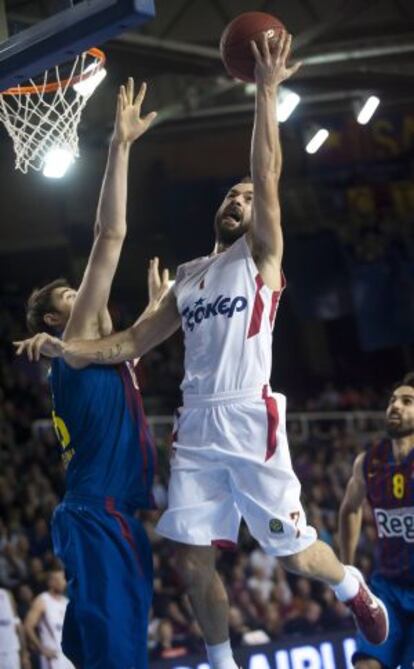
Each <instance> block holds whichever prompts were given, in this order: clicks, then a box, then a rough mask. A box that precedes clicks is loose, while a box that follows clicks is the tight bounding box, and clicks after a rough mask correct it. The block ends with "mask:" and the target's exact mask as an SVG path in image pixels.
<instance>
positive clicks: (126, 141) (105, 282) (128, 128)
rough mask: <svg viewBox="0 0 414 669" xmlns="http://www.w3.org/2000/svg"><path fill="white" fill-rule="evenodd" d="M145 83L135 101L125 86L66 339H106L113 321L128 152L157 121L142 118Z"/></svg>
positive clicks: (130, 85)
mask: <svg viewBox="0 0 414 669" xmlns="http://www.w3.org/2000/svg"><path fill="white" fill-rule="evenodd" d="M145 92H146V84H142V86H141V88H140V91H139V93H138V95H137V97H136V98H135V100H134V82H133V80H132V79H131V78H130V79H129V80H128V85H127V88H126V89H125V87H124V86H121V88H120V92H119V95H118V102H117V112H116V120H115V129H114V135H113V138H112V140H111V144H110V147H109V153H108V161H107V165H106V170H105V175H104V179H103V183H102V188H101V193H100V198H99V203H98V208H97V214H96V223H95V239H94V243H93V247H92V251H91V254H90V257H89V260H88V264H87V267H86V270H85V273H84V276H83V279H82V283H81V285H80V288H79V291H78V294H77V296H76V300H75V304H74V306H73V309H72V313H71V316H70V319H69V322H68V324H67V326H66V329H65V333H64V337H63V338H64V340H65V341H69V340H70V339H73V338H75V337H89V336H96V334H98V333H99V332H101V333H102V332H103V333H105V334H108V333H109V332H110V331H111V327H112V324H111V321H110V317H109V314H108V312H107V303H108V299H109V293H110V290H111V285H112V280H113V277H114V274H115V271H116V268H117V266H118V261H119V256H120V253H121V249H122V245H123V242H124V239H125V235H126V205H127V177H128V164H129V154H130V149H131V146H132V144H133V142H134V141H136V140H137V139H138V138H139V137H140V136H141V135H142V134H143V133H144V132H146V130H147V129H148V128H149V126H150V124H151V123H152V121H153V120H154V118H155V116H156V113H155V112H152V113H151V114H148V115H147V116H145V117H143V118H141V115H140V114H141V106H142V103H143V101H144V97H145Z"/></svg>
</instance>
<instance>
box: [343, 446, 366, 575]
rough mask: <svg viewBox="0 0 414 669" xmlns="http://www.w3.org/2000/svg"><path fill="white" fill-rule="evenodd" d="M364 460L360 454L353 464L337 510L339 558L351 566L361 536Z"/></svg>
mask: <svg viewBox="0 0 414 669" xmlns="http://www.w3.org/2000/svg"><path fill="white" fill-rule="evenodd" d="M364 458H365V453H360V454H359V455H358V457H357V458H356V460H355V462H354V467H353V472H352V476H351V478H350V480H349V482H348V485H347V488H346V491H345V497H344V499H343V502H342V504H341V507H340V509H339V546H340V557H341V560H342V562H344V563H345V564H353V562H354V559H355V552H356V547H357V545H358V541H359V537H360V534H361V524H362V504H363V502H364V499H365V497H366V492H367V491H366V485H365V479H364V473H363V465H364Z"/></svg>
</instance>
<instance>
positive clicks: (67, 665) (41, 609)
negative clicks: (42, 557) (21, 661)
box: [24, 569, 74, 669]
mask: <svg viewBox="0 0 414 669" xmlns="http://www.w3.org/2000/svg"><path fill="white" fill-rule="evenodd" d="M47 585H48V588H47V591H46V592H42V593H41V594H40V595H38V596H37V597H36V598H35V599H34V601H33V604H32V606H31V607H30V609H29V612H28V613H27V616H26V620H25V622H24V626H25V629H26V633H27V637H28V640H29V642H30V643H31V645H32V646H33V650H34V651H35V652H36V653H37V654H38V655H39V658H40V667H41V669H74V666H73V664H72V663H71V662H70V661H69V660H68V659H67V657H65V655H64V654H63V652H62V648H61V641H62V629H63V620H64V617H65V612H66V607H67V605H68V601H69V600H68V598H67V597H65V595H64V592H65V590H66V579H65V574H64V572H63V570H62V569H53V570H52V571H50V572H49V575H48V583H47Z"/></svg>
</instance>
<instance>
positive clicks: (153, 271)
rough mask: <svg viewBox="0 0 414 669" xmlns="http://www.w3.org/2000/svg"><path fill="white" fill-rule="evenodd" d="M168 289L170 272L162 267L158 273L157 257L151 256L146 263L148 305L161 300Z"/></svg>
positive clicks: (155, 303)
mask: <svg viewBox="0 0 414 669" xmlns="http://www.w3.org/2000/svg"><path fill="white" fill-rule="evenodd" d="M169 289H170V273H169V271H168V269H163V270H162V272H161V273H160V265H159V258H157V257H155V258H151V260H150V262H149V265H148V298H149V305H150V306H155V305H157V304H159V303H160V302H161V300H162V299H163V297H164V296H165V295H166V294H167V293H168V291H169Z"/></svg>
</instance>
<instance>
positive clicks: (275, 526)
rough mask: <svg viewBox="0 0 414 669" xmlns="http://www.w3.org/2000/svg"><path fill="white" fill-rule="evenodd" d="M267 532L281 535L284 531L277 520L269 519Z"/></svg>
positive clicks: (280, 522)
mask: <svg viewBox="0 0 414 669" xmlns="http://www.w3.org/2000/svg"><path fill="white" fill-rule="evenodd" d="M269 530H270V531H271V532H272V533H273V534H282V533H283V532H284V531H285V530H284V529H283V523H282V521H281V520H279V518H271V519H270V520H269Z"/></svg>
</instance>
